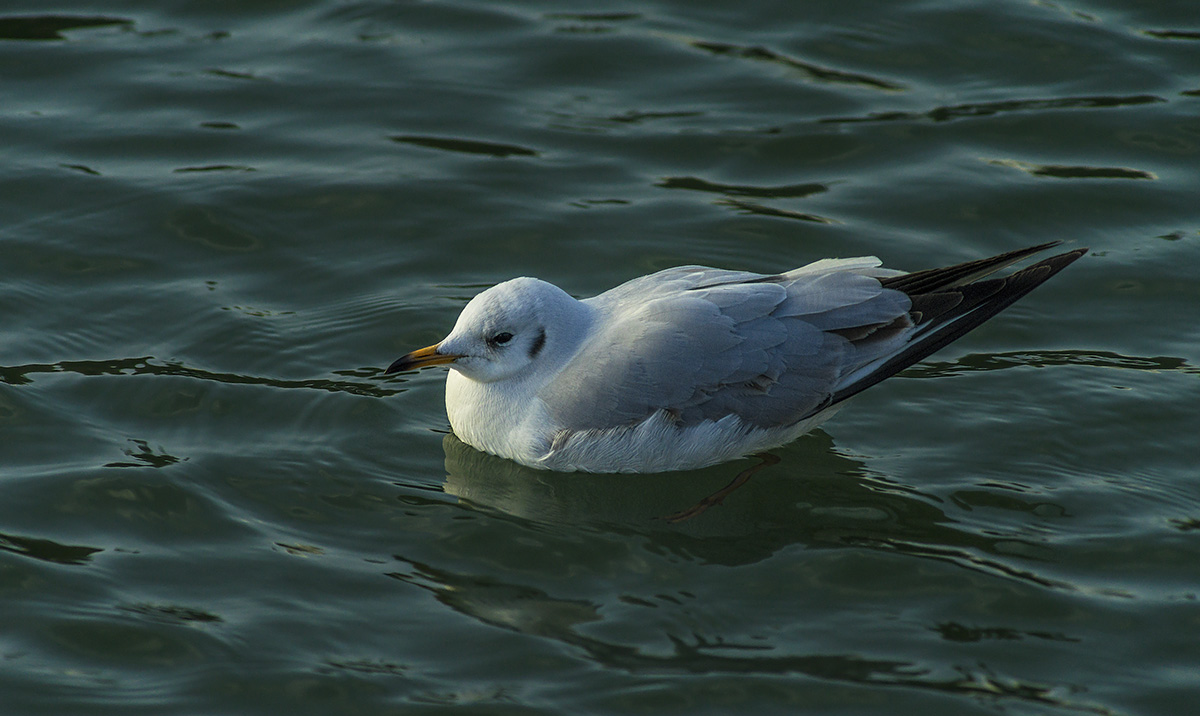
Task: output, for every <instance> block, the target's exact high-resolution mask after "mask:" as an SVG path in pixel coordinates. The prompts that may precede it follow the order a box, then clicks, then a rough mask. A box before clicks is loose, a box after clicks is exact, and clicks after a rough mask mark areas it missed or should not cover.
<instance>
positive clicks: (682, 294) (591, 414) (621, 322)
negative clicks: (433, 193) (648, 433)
mask: <svg viewBox="0 0 1200 716" xmlns="http://www.w3.org/2000/svg"><path fill="white" fill-rule="evenodd" d="M819 263H820V264H822V265H821V266H820V268H819V270H815V271H810V272H807V273H805V270H806V269H808V268H810V267H805V269H797V270H796V271H794V272H788V273H786V274H780V275H775V276H763V275H759V274H751V273H745V272H734V271H719V270H716V269H702V268H700V267H684V268H681V269H671V270H669V271H666V272H660V274H654V275H653V276H647V277H643V278H642V279H637V280H636V281H634V282H630V283H629V284H625V285H623V286H620V287H618V288H617V289H614V290H613V291H611V292H609V293H607V294H603V295H602V296H599V297H597V298H596V299H591V300H592V301H593V302H595V305H596V306H597V308H598V309H599V310H600V311H601V315H603V316H604V317H605V318H604V319H603V320H602V323H601V324H600V326H599V330H598V331H597V333H596V334H595V335H594V336H593V337H592V339H591V341H590V342H589V343H588V344H587V345H586V346H585V347H584V349H583V350H582V351H581V352H580V355H579V356H577V358H576V359H575V360H574V361H572V362H571V363H569V364H568V365H567V366H566V367H565V368H564V369H563V371H562V372H561V373H560V374H559V375H558V376H557V377H556V379H555V380H554V381H553V382H552V383H551V384H550V385H548V386H547V387H546V388H545V389H543V391H542V392H541V393H540V397H541V398H542V400H543V401H544V403H545V404H546V406H547V408H548V409H549V410H550V412H551V413H552V414H553V415H554V417H555V418H556V420H557V421H558V422H559V423H560V424H561V425H562V426H563V427H565V428H567V429H572V430H579V429H602V428H608V427H615V426H619V425H629V424H633V423H636V422H639V421H641V420H643V419H645V418H647V417H649V416H650V415H652V414H654V413H656V412H659V411H663V412H665V413H666V414H668V415H670V416H671V417H673V418H674V419H675V420H676V421H677V422H678V423H679V424H681V425H692V424H696V423H699V422H701V421H705V420H718V419H721V418H723V417H725V416H728V415H737V416H739V417H741V418H742V420H744V421H745V422H747V423H749V424H752V425H756V426H760V427H774V426H780V425H789V424H792V423H794V422H797V421H799V420H801V419H803V418H804V417H806V416H808V415H810V414H812V413H813V412H815V411H817V410H819V409H820V408H821V407H823V406H824V405H826V404H828V402H829V400H830V398H831V396H832V395H833V394H834V393H835V392H836V391H837V390H838V388H839V385H840V383H841V381H842V378H843V377H844V376H845V375H847V374H848V373H849V372H851V371H853V370H855V369H856V368H858V367H860V366H862V365H863V364H864V362H868V361H870V360H874V359H876V358H877V357H878V356H879V355H882V351H885V350H888V349H890V347H891V346H892V345H893V344H895V343H896V342H897V341H902V338H901V337H899V336H897V335H895V334H897V333H898V331H892V332H891V335H889V333H888V331H882V332H881V331H880V330H879V327H881V326H889V325H891V324H894V323H896V322H897V321H899V322H900V323H903V322H904V319H905V317H906V316H907V311H908V309H909V307H910V302H909V300H908V297H907V296H905V295H904V294H903V293H901V292H899V291H892V290H886V289H884V288H883V286H882V285H881V284H880V282H879V280H878V279H877V278H875V277H874V276H873V275H864V274H866V273H871V272H872V271H873V267H875V266H877V265H878V261H877V260H874V259H846V260H840V261H827V262H819ZM814 266H815V265H814ZM874 271H876V272H877V271H878V270H877V269H875V270H874ZM860 272H861V273H860ZM908 325H911V324H908Z"/></svg>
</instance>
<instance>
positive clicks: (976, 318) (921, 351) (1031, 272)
mask: <svg viewBox="0 0 1200 716" xmlns="http://www.w3.org/2000/svg"><path fill="white" fill-rule="evenodd" d="M1059 243H1060V242H1058V241H1053V242H1050V243H1046V244H1041V245H1038V246H1031V247H1029V248H1027V249H1018V250H1016V251H1009V252H1008V253H1004V254H1000V255H998V256H993V257H991V258H988V259H980V260H979V261H969V262H967V263H964V264H958V265H955V266H947V267H946V268H943V269H930V270H927V271H918V272H916V273H912V274H904V275H901V276H896V277H894V278H886V279H882V280H881V281H880V283H882V284H884V286H886V287H887V288H891V289H893V290H898V291H903V292H904V293H906V294H908V295H909V296H910V297H912V298H913V302H914V304H918V303H919V304H923V308H933V309H934V310H928V311H925V312H924V313H923V314H918V313H914V314H913V315H914V318H916V320H917V325H918V326H922V327H923V328H922V329H920V331H919V332H920V333H923V334H924V335H923V336H921V337H918V338H916V339H915V340H914V341H913V343H911V344H909V346H908V347H907V348H906V349H904V350H903V351H901V352H900V353H898V354H896V355H894V356H892V358H890V359H889V360H887V361H886V362H884V363H883V364H882V365H880V366H878V367H877V368H876V369H875V370H873V371H871V373H870V374H869V375H867V376H864V377H863V378H862V379H861V380H859V381H858V382H856V383H853V384H851V385H848V386H846V387H844V388H843V389H841V390H840V391H838V392H837V393H835V394H834V395H833V397H832V399H831V401H830V404H832V403H838V402H841V401H843V400H845V399H847V398H849V397H851V396H853V395H856V394H858V393H861V392H862V391H863V390H866V389H867V388H869V387H871V386H872V385H875V384H876V383H878V382H880V381H882V380H884V379H885V378H888V377H890V376H892V375H895V374H896V373H899V372H900V371H902V370H904V369H905V368H907V367H909V366H910V365H912V364H914V363H916V362H917V361H920V360H922V359H924V358H926V357H928V356H929V355H931V354H933V353H935V352H936V351H938V350H940V349H942V348H943V347H945V346H946V345H948V344H949V343H951V342H953V341H956V340H958V339H959V338H961V337H962V336H963V335H965V334H966V333H968V332H969V331H971V330H974V329H975V328H977V327H979V326H980V325H981V324H982V323H983V322H984V321H987V320H988V319H989V318H992V317H993V316H995V315H996V314H997V313H999V312H1000V311H1003V310H1004V309H1005V308H1008V307H1009V306H1011V305H1012V304H1013V303H1015V302H1016V301H1017V300H1019V299H1020V298H1022V297H1023V296H1025V295H1026V294H1027V293H1029V292H1030V291H1032V290H1033V289H1035V288H1037V287H1038V286H1040V285H1042V284H1043V283H1045V282H1046V281H1047V280H1049V279H1050V278H1051V277H1052V276H1054V274H1056V273H1058V272H1059V271H1062V270H1063V269H1064V268H1066V267H1067V266H1070V265H1071V264H1072V263H1074V262H1075V261H1077V260H1078V259H1079V258H1080V257H1081V256H1083V255H1084V254H1086V253H1087V252H1088V249H1087V248H1086V247H1085V248H1078V249H1073V250H1071V251H1067V252H1065V253H1061V254H1058V255H1056V256H1050V257H1048V258H1045V259H1042V260H1041V261H1038V262H1037V263H1035V264H1032V265H1030V266H1027V267H1025V268H1023V269H1020V270H1019V271H1016V272H1014V273H1012V274H1009V275H1008V276H1002V277H999V278H989V279H983V280H970V277H972V276H979V275H987V274H989V273H992V272H993V271H996V270H997V269H999V268H1003V267H1004V266H1007V265H1009V264H1011V263H1014V262H1016V261H1020V260H1021V259H1022V258H1025V257H1028V256H1031V255H1033V254H1035V253H1037V252H1038V251H1044V250H1046V249H1048V248H1050V247H1053V246H1057V245H1058V244H1059ZM964 277H966V278H964ZM906 279H911V280H907V281H906ZM964 281H969V282H965V283H964ZM939 298H945V299H948V300H941V301H939V300H937V299H939Z"/></svg>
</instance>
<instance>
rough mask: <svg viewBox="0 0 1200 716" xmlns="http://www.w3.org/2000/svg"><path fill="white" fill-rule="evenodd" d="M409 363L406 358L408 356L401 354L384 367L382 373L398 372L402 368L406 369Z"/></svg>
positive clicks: (410, 362) (410, 363)
mask: <svg viewBox="0 0 1200 716" xmlns="http://www.w3.org/2000/svg"><path fill="white" fill-rule="evenodd" d="M411 365H412V361H410V360H409V359H408V356H401V357H399V358H397V359H396V360H394V361H392V364H391V365H389V366H388V367H387V368H386V369H384V371H383V374H384V375H391V374H392V373H399V372H400V371H402V370H408V368H409V366H411Z"/></svg>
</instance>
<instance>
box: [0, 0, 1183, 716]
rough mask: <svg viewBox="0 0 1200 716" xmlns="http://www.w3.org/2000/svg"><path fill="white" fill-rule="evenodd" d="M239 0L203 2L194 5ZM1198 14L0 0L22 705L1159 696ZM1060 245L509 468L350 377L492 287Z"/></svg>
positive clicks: (935, 261)
mask: <svg viewBox="0 0 1200 716" xmlns="http://www.w3.org/2000/svg"><path fill="white" fill-rule="evenodd" d="M225 5H228V4H225ZM1198 50H1200V15H1198V14H1197V13H1196V10H1195V8H1194V7H1193V6H1192V4H1191V3H1188V2H1166V1H1160V2H1136V3H1135V2H1132V1H1131V0H1106V1H1105V0H1091V1H1085V2H1074V3H1059V2H1009V1H1005V2H987V3H984V2H975V3H952V2H942V1H937V0H933V1H931V2H905V3H896V2H870V1H865V0H851V1H850V2H841V3H835V4H830V3H812V2H750V3H702V2H688V3H683V2H655V3H641V4H634V5H630V4H616V5H602V6H596V5H594V4H584V3H562V2H557V3H538V2H491V3H470V2H458V1H453V2H425V3H408V2H352V1H344V0H343V1H335V0H312V1H310V2H277V1H272V0H255V1H253V2H246V3H238V4H237V5H236V8H235V7H234V6H232V5H230V6H229V7H223V6H218V4H211V3H209V4H206V3H191V2H140V3H137V2H135V3H120V4H112V3H103V2H85V1H82V0H78V1H72V0H64V2H60V3H56V4H55V5H53V7H48V6H46V5H45V4H44V3H40V2H32V1H27V2H21V1H19V0H18V2H15V3H8V4H7V5H6V6H5V9H4V10H3V11H0V75H2V76H3V77H4V82H3V85H4V97H5V99H4V102H3V106H2V107H0V136H3V137H4V151H3V156H4V158H5V161H4V162H3V167H4V168H3V170H2V171H0V317H2V323H0V602H2V604H3V609H2V610H0V615H2V616H0V622H2V624H3V628H0V703H3V704H4V709H3V710H4V711H5V712H6V713H14V714H35V713H39V714H40V713H46V714H74V713H79V714H84V713H86V714H104V713H114V714H138V713H146V714H175V713H178V714H197V713H214V714H215V713H264V714H276V713H281V712H288V713H370V714H383V713H406V714H407V713H419V712H424V711H429V712H434V711H442V710H444V709H445V708H446V707H454V706H459V707H467V708H469V709H470V710H471V711H473V712H479V713H571V714H579V713H598V714H607V713H613V714H617V713H620V714H628V713H654V714H673V713H680V714H683V713H687V714H696V713H820V714H833V713H836V714H880V713H921V714H954V715H956V716H957V715H962V714H975V713H980V714H991V713H1021V714H1074V713H1096V714H1176V713H1185V712H1188V710H1189V709H1192V708H1194V704H1195V701H1196V698H1197V695H1198V694H1200V678H1198V676H1197V674H1200V671H1198V670H1197V663H1198V662H1200V649H1198V648H1197V647H1196V646H1195V634H1196V633H1197V629H1198V628H1200V610H1198V609H1197V606H1196V599H1197V592H1198V585H1200V568H1198V567H1197V565H1198V564H1200V543H1198V542H1197V538H1198V535H1200V476H1198V475H1197V471H1196V448H1195V444H1196V441H1195V436H1196V435H1197V434H1198V433H1200V419H1198V418H1197V417H1196V415H1197V413H1196V410H1195V405H1196V401H1197V398H1200V381H1198V378H1200V370H1198V369H1197V367H1196V366H1197V363H1198V362H1200V332H1198V329H1197V318H1198V316H1200V314H1198V313H1197V308H1196V307H1197V305H1200V283H1198V282H1197V280H1196V277H1197V276H1198V275H1200V254H1198V249H1197V246H1198V242H1200V210H1198V208H1197V207H1198V206H1200V204H1197V200H1196V197H1197V196H1200V161H1198V158H1200V80H1198V79H1197V78H1198V77H1200V53H1198ZM1050 240H1061V241H1063V242H1064V243H1065V245H1066V246H1067V247H1069V248H1071V247H1076V246H1090V247H1091V248H1092V253H1091V254H1089V255H1088V256H1087V257H1085V258H1084V259H1082V260H1080V261H1079V262H1077V263H1076V264H1074V265H1073V266H1071V267H1070V269H1068V270H1067V271H1065V272H1064V273H1062V274H1060V275H1059V276H1058V277H1056V278H1055V279H1054V280H1053V281H1052V282H1050V283H1049V284H1047V285H1046V286H1044V287H1042V288H1040V289H1038V290H1037V291H1036V292H1035V293H1033V294H1031V295H1030V296H1029V297H1027V298H1026V299H1024V300H1022V301H1021V302H1020V303H1019V304H1017V305H1016V306H1014V307H1013V308H1011V309H1009V310H1008V311H1006V312H1005V313H1004V314H1002V316H1001V317H999V318H998V319H996V320H994V321H993V322H992V323H989V324H988V326H987V327H985V328H983V329H981V330H979V331H977V332H975V333H972V334H971V336H970V337H968V338H966V339H964V340H962V341H960V342H958V343H955V344H954V345H953V346H951V347H949V348H947V349H945V350H943V351H942V352H940V353H938V354H937V355H935V356H934V357H933V358H932V359H930V360H929V361H926V362H925V363H923V364H922V365H920V366H917V367H915V368H913V369H910V370H909V371H906V372H905V373H904V374H903V375H902V376H900V377H898V378H896V379H893V380H890V381H888V382H887V383H885V384H883V385H880V386H878V387H876V388H873V389H872V390H870V391H868V392H867V393H865V394H864V395H862V396H860V397H859V398H857V399H856V400H855V401H854V404H853V405H852V406H851V407H850V408H848V409H847V410H845V411H843V412H842V413H841V414H840V415H839V416H838V417H837V418H836V419H835V420H834V421H832V422H830V423H828V424H827V425H826V426H825V427H824V428H823V429H822V430H820V431H818V432H816V433H813V434H810V435H808V436H805V437H804V438H802V439H800V440H798V441H797V442H795V443H794V444H792V445H789V446H787V447H785V448H782V449H780V450H779V451H778V456H779V457H780V458H781V462H780V463H779V464H778V465H774V466H772V467H769V468H767V469H765V470H763V471H762V472H760V473H759V474H757V475H756V476H755V477H754V478H753V479H752V480H751V482H750V483H749V484H748V485H747V486H746V487H743V488H742V489H741V490H739V491H737V492H736V493H734V494H733V495H732V496H731V497H730V498H729V499H728V500H727V501H726V502H725V504H723V505H721V506H720V507H716V508H713V509H711V510H708V511H707V512H705V513H704V514H703V515H701V516H700V517H698V518H696V519H693V520H690V521H688V522H684V523H681V524H671V523H668V522H665V521H663V520H662V519H659V518H661V517H662V516H664V515H667V514H670V513H672V512H674V511H676V510H679V509H683V508H685V507H687V506H688V505H690V504H692V503H694V502H695V501H696V500H698V499H700V498H701V497H703V496H704V495H706V494H708V493H710V492H712V491H713V490H715V489H717V488H719V487H721V486H722V485H724V484H725V483H726V482H728V481H729V480H730V479H731V478H732V476H733V475H735V474H737V472H738V471H740V470H741V469H744V468H745V467H747V466H748V465H749V464H751V463H750V462H749V461H744V462H737V463H731V464H729V465H724V466H717V467H713V468H708V469H706V470H701V471H697V472H686V473H671V474H664V475H655V476H628V475H626V476H611V475H610V476H590V475H559V474H552V473H541V472H536V471H531V470H527V469H524V468H520V467H518V466H516V465H514V464H512V463H509V462H506V461H503V460H498V459H495V458H491V457H489V456H486V455H482V454H480V453H477V452H475V451H474V450H472V449H470V448H468V447H466V446H464V445H462V444H461V443H460V442H458V441H457V440H456V439H455V438H454V437H453V436H452V435H449V434H448V425H447V422H446V418H445V413H444V410H443V407H442V383H443V377H442V373H441V372H439V370H441V369H439V370H431V371H426V372H424V373H421V374H409V375H401V376H394V377H393V376H388V377H385V376H383V374H382V368H383V367H384V366H386V365H388V363H390V362H391V360H393V359H394V358H395V357H396V356H398V355H400V354H402V353H404V352H406V351H408V350H410V349H412V348H415V347H419V346H422V345H427V344H429V343H432V342H434V341H436V340H437V339H439V338H440V337H441V336H442V335H444V334H445V332H447V331H448V330H449V328H450V326H451V325H452V324H453V321H454V318H455V316H456V315H457V313H458V311H459V310H460V309H461V308H462V306H463V305H464V303H465V302H466V301H467V300H468V299H469V298H470V297H471V296H472V295H474V294H475V293H476V292H478V291H479V290H480V289H481V288H482V287H485V286H488V285H491V284H493V283H495V282H497V281H500V280H503V279H506V278H510V277H512V276H516V275H533V276H539V277H541V278H544V279H547V280H550V281H553V282H555V283H557V284H558V285H560V286H562V287H564V288H565V289H566V290H568V291H570V292H571V293H573V294H575V295H579V296H586V295H591V294H594V293H596V292H599V291H602V290H604V289H607V288H609V287H611V286H613V285H615V284H617V283H619V282H621V281H624V280H627V279H629V278H632V277H634V276H638V275H641V274H644V273H647V272H649V271H653V270H656V269H660V268H665V267H667V266H672V265H677V264H697V263H698V264H708V265H718V266H724V267H730V268H740V269H749V270H755V271H777V270H782V269H787V268H791V267H794V266H797V265H800V264H803V263H807V262H808V261H811V260H814V259H817V258H821V257H825V256H855V255H864V254H874V255H878V256H880V257H881V258H883V259H884V261H885V262H886V263H887V265H889V266H892V267H896V268H905V269H921V268H928V267H931V266H935V265H940V264H944V263H950V262H954V261H961V260H968V259H973V258H979V257H982V256H986V255H991V254H993V253H999V252H1001V251H1005V250H1009V249H1013V248H1018V247H1021V246H1027V245H1031V244H1035V243H1041V242H1045V241H1050Z"/></svg>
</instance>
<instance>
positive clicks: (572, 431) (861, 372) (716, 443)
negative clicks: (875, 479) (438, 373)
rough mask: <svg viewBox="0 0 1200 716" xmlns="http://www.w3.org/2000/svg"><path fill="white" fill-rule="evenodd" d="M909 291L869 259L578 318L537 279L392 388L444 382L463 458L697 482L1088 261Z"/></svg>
mask: <svg viewBox="0 0 1200 716" xmlns="http://www.w3.org/2000/svg"><path fill="white" fill-rule="evenodd" d="M1057 243H1058V242H1052V243H1048V244H1042V245H1040V246H1033V247H1030V248H1027V249H1020V250H1017V251H1010V252H1008V253H1003V254H1000V255H998V256H994V257H992V258H987V259H981V260H977V261H969V262H967V263H962V264H956V265H954V266H948V267H945V268H936V269H929V270H925V271H916V272H913V273H905V272H902V271H895V270H892V269H885V268H882V267H881V262H880V260H879V259H877V258H875V257H873V256H868V257H860V258H846V259H823V260H821V261H816V262H814V263H810V264H808V265H807V266H802V267H800V268H797V269H793V270H791V271H785V272H783V273H779V274H758V273H751V272H747V271H733V270H727V269H718V268H708V267H705V266H679V267H675V268H669V269H666V270H663V271H659V272H657V273H653V274H650V275H647V276H642V277H640V278H635V279H633V280H631V281H628V282H626V283H623V284H621V285H620V286H617V287H616V288H613V289H610V290H608V291H606V292H604V293H602V294H600V295H598V296H595V297H592V298H587V299H583V300H577V299H575V298H573V297H572V296H571V295H570V294H568V293H566V292H565V291H563V290H562V289H560V288H558V287H557V286H555V285H553V284H550V283H547V282H545V281H541V280H539V279H536V278H528V277H522V278H514V279H512V280H509V281H505V282H504V283H500V284H497V285H496V286H493V287H491V288H489V289H487V290H485V291H483V292H482V293H480V294H479V295H477V296H475V298H473V299H471V301H470V302H469V303H468V304H467V305H466V307H465V308H464V309H463V311H462V314H461V315H459V317H458V321H457V322H456V323H455V325H454V329H453V330H452V331H451V332H450V334H449V335H448V336H446V338H445V339H443V340H442V341H441V342H439V343H436V344H434V345H432V346H429V347H427V348H421V349H420V350H416V351H413V352H411V353H408V354H407V355H404V356H402V357H401V358H399V359H397V360H396V361H395V362H394V363H392V364H391V365H390V366H388V368H387V370H386V371H385V373H397V372H400V371H409V370H414V369H417V368H423V367H425V366H434V365H443V364H446V365H449V367H450V371H449V374H448V376H447V378H446V412H447V415H448V417H449V419H450V426H451V428H452V429H453V430H454V433H455V434H456V435H457V436H458V437H459V438H461V439H462V441H463V442H465V443H467V444H468V445H471V446H472V447H475V448H477V449H479V450H482V451H484V452H487V453H491V454H493V455H498V456H500V457H503V458H508V459H511V460H514V461H516V462H518V463H520V464H522V465H526V466H528V467H532V468H538V469H544V470H554V471H560V472H572V471H584V472H598V473H603V472H667V471H672V470H690V469H696V468H700V467H705V466H708V465H713V464H716V463H720V462H725V461H727V460H733V459H736V458H739V457H743V456H746V455H751V454H756V453H762V452H764V451H766V450H769V449H771V448H774V447H778V446H780V445H784V444H786V443H788V442H791V441H792V440H795V439H796V438H797V437H799V436H800V435H803V434H804V433H806V432H808V431H809V430H812V429H813V428H814V427H816V426H817V425H819V424H821V423H822V422H824V421H825V420H827V419H828V418H829V417H831V416H832V415H833V414H834V413H835V412H836V411H837V410H838V409H840V408H841V407H842V406H843V405H844V404H845V402H846V400H847V399H849V398H851V397H853V396H855V395H857V394H858V393H860V392H862V391H863V390H865V389H867V388H869V387H871V386H873V385H875V384H876V383H878V382H880V381H882V380H884V379H885V378H888V377H890V376H892V375H895V374H896V373H898V372H899V371H901V370H903V369H905V368H907V367H908V366H910V365H912V364H914V363H916V362H917V361H919V360H921V359H923V358H925V357H927V356H929V355H930V354H931V353H933V352H935V351H937V350H938V349H940V348H942V347H943V346H945V345H947V344H948V343H950V342H951V341H954V340H956V339H958V338H960V337H961V336H963V335H964V334H965V333H967V332H968V331H970V330H972V329H974V328H975V327H976V326H979V325H980V324H981V323H983V322H984V321H986V320H988V319H989V318H991V317H992V316H995V315H996V314H997V313H999V312H1000V311H1001V310H1003V309H1005V308H1007V307H1008V306H1010V305H1011V304H1012V303H1013V302H1014V301H1016V300H1017V299H1019V298H1021V297H1022V296H1024V295H1025V294H1026V293H1028V292H1029V291H1031V290H1033V289H1034V288H1036V287H1037V286H1039V285H1040V284H1041V283H1042V282H1044V281H1046V280H1047V279H1049V278H1050V277H1051V276H1053V275H1054V274H1056V273H1058V272H1059V271H1061V270H1062V269H1063V268H1065V267H1066V266H1068V265H1069V264H1071V263H1072V262H1073V261H1075V260H1076V259H1078V258H1079V257H1081V256H1083V255H1084V254H1086V253H1087V251H1088V250H1087V249H1086V248H1080V249H1075V250H1073V251H1068V252H1066V253H1062V254H1059V255H1057V256H1052V257H1050V258H1047V259H1044V260H1042V261H1039V262H1037V263H1034V264H1032V265H1030V266H1028V267H1026V268H1024V269H1020V270H1017V271H1014V272H1012V273H1009V274H1008V275H1005V276H1002V277H998V278H985V277H986V276H988V275H990V274H992V273H994V272H996V271H998V270H1000V269H1003V268H1005V267H1007V266H1009V265H1011V264H1013V263H1016V262H1018V261H1021V260H1022V259H1025V258H1027V257H1029V256H1032V255H1033V254H1035V253H1037V252H1040V251H1043V250H1045V249H1048V248H1050V247H1052V246H1055V245H1057Z"/></svg>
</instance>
